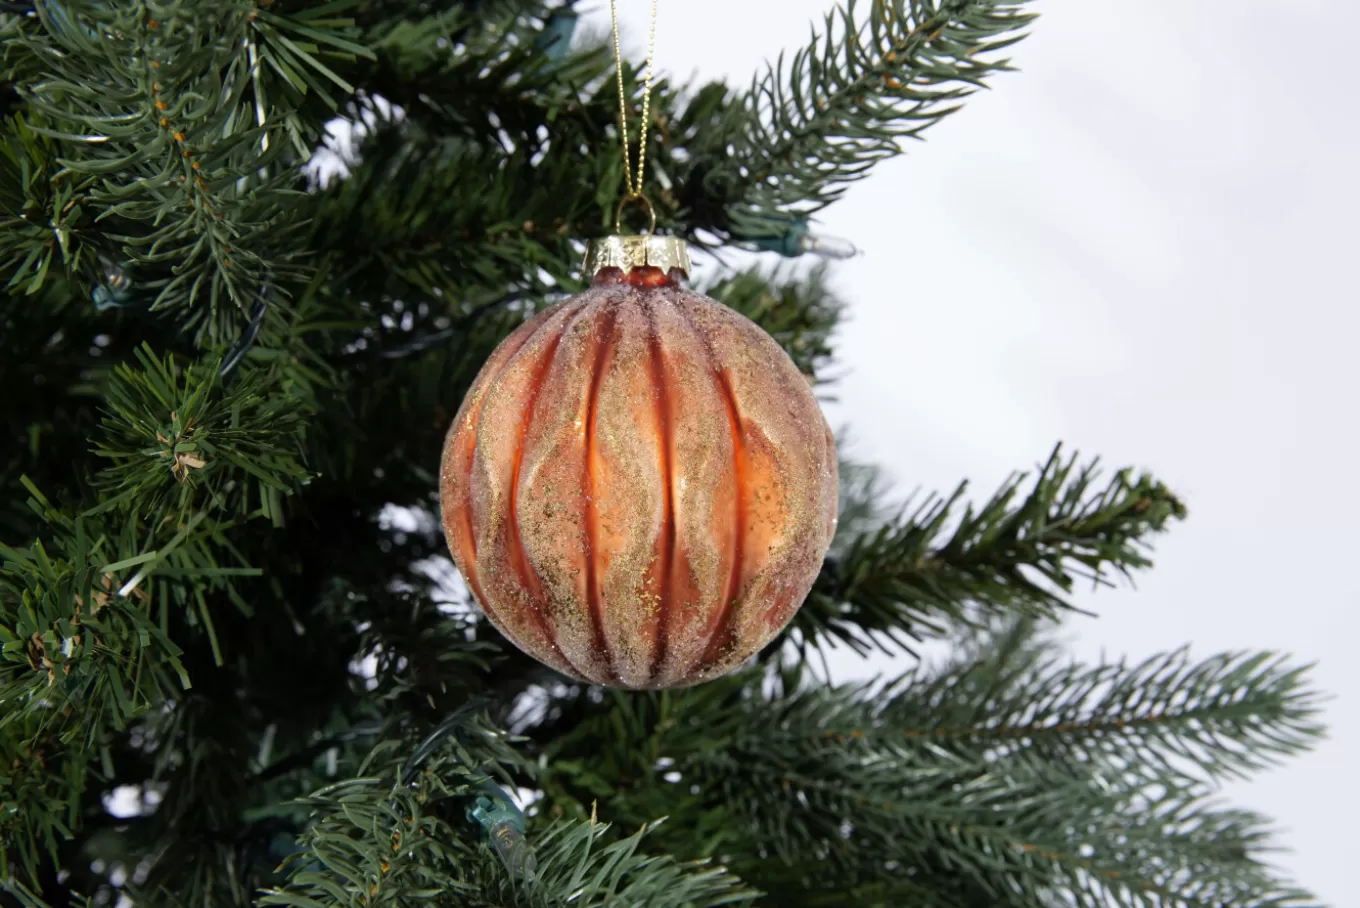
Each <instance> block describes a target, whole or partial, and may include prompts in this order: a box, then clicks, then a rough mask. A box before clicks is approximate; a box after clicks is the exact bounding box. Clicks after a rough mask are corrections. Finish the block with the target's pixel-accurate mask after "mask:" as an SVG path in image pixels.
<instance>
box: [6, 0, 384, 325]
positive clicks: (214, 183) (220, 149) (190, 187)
mask: <svg viewBox="0 0 1360 908" xmlns="http://www.w3.org/2000/svg"><path fill="white" fill-rule="evenodd" d="M35 9H36V12H37V15H36V16H35V17H27V18H25V19H23V20H22V27H17V28H14V29H13V31H14V40H13V44H12V45H11V46H9V47H7V55H6V66H7V72H8V73H11V74H13V75H15V76H20V77H22V81H21V82H20V85H21V92H22V95H23V97H24V100H25V102H26V106H27V110H28V112H29V113H28V114H27V115H26V116H27V117H28V118H29V125H27V126H19V127H18V131H17V132H14V133H12V134H11V136H10V142H9V144H10V146H11V147H12V148H13V147H14V145H15V143H16V142H17V143H18V146H19V149H20V151H18V152H11V153H10V154H9V155H8V156H9V157H10V158H11V159H13V158H15V157H16V155H17V154H19V153H22V154H24V155H26V156H27V157H28V158H30V159H34V158H36V159H38V160H41V161H42V167H41V168H40V171H41V172H45V173H50V177H48V181H49V183H50V184H51V186H50V189H49V190H48V191H47V192H46V195H48V196H49V197H51V199H52V204H53V205H59V206H60V207H59V209H58V210H57V213H58V215H59V217H58V219H57V220H56V221H55V222H54V224H53V227H48V225H47V224H45V223H44V224H42V228H45V229H47V230H48V231H50V230H53V229H55V231H56V240H57V244H56V246H55V247H54V246H52V245H50V244H48V243H47V240H48V239H49V238H50V235H49V237H44V236H43V233H44V230H43V229H38V228H30V229H27V230H23V231H17V232H15V233H14V234H11V235H10V236H7V240H8V242H7V243H6V244H5V245H4V246H3V247H0V256H3V258H4V259H8V260H11V261H19V262H20V263H21V265H20V267H19V268H18V269H17V270H16V272H15V274H14V276H13V279H12V285H16V286H17V285H19V284H20V283H22V284H23V286H25V288H26V290H27V291H28V292H30V293H31V292H34V291H36V289H37V288H38V287H40V286H41V285H42V281H43V279H44V276H45V275H46V274H47V272H48V271H49V270H50V267H51V265H52V264H53V261H54V256H55V255H56V254H57V251H58V250H59V251H60V253H61V258H62V261H61V263H62V265H63V266H64V267H65V268H66V269H68V271H69V272H70V273H72V274H73V275H74V276H78V277H79V278H81V279H82V280H85V281H89V282H91V283H94V282H96V281H97V280H98V279H99V276H98V275H97V274H95V273H93V262H94V259H95V257H96V254H106V255H108V256H109V257H110V258H112V259H113V260H114V261H115V262H120V263H121V262H123V261H126V260H127V259H135V260H136V261H137V264H138V266H139V268H138V269H137V270H138V273H137V274H136V275H135V276H134V278H133V279H134V280H135V281H136V282H137V283H138V285H139V286H140V287H142V288H144V289H145V290H147V291H150V292H153V293H154V294H155V302H154V306H153V308H154V309H156V310H157V311H171V312H174V313H176V314H177V315H179V316H181V317H182V324H183V325H184V326H185V327H189V328H193V329H195V330H196V331H197V332H198V333H199V336H200V338H203V339H207V340H209V341H221V340H223V339H227V338H231V337H233V336H235V334H236V333H237V332H238V331H239V330H240V326H241V323H242V321H243V319H242V317H241V313H242V312H243V311H248V310H249V308H250V306H251V304H252V303H253V301H254V299H255V297H256V296H257V295H258V293H259V288H260V287H261V285H264V286H265V287H266V288H267V290H268V291H269V292H270V293H271V294H278V293H280V292H282V284H281V282H282V281H285V280H287V279H289V278H296V277H297V276H298V275H300V274H301V273H302V272H301V271H300V270H299V269H298V267H297V266H296V263H295V261H294V260H295V259H296V258H297V256H298V255H299V254H300V253H301V252H302V251H303V249H302V247H301V246H300V245H299V240H300V239H301V238H302V234H301V233H300V232H299V231H297V230H296V229H295V228H296V226H297V225H296V222H295V220H293V219H292V218H291V217H290V214H291V207H290V206H289V205H288V201H289V199H290V197H293V196H295V195H296V189H295V188H294V186H295V184H296V183H297V178H296V177H295V175H294V173H293V168H294V166H295V165H296V163H297V162H298V160H299V159H302V160H305V159H306V157H308V156H309V155H310V154H311V147H310V145H309V141H310V139H311V137H312V136H314V135H316V133H317V132H319V130H320V126H321V124H322V122H324V117H325V116H326V115H327V114H329V112H330V111H332V110H334V109H335V108H336V105H337V102H336V100H335V98H334V97H332V96H331V94H330V93H329V89H328V86H327V83H332V84H333V87H339V88H342V89H350V90H352V87H350V86H348V85H346V84H345V83H344V82H343V80H342V79H339V78H338V77H337V76H335V74H334V73H333V72H332V71H331V70H330V69H329V68H328V67H327V66H326V64H325V63H324V62H322V58H323V57H326V56H328V55H330V56H335V55H340V56H345V55H351V56H353V55H364V54H367V53H368V52H367V51H366V50H365V49H364V48H362V47H359V46H358V45H355V44H354V43H353V42H352V41H350V40H348V39H347V38H346V37H345V35H346V34H347V26H346V24H345V21H344V20H339V19H326V20H318V19H316V16H315V11H312V12H303V13H299V14H296V15H295V16H294V17H293V18H291V19H284V18H282V17H279V16H277V15H274V14H272V13H269V12H268V11H264V10H257V9H256V8H255V4H252V3H248V2H243V0H229V2H226V3H220V4H198V5H194V6H192V8H189V7H176V8H174V9H173V10H172V9H170V8H168V7H166V8H159V7H158V8H155V9H153V8H152V7H149V6H147V5H146V4H142V3H137V4H129V5H117V4H107V3H103V2H98V0H65V2H63V3H62V4H61V5H57V4H52V3H40V4H36V5H35ZM35 136H44V137H47V138H49V139H55V140H56V144H55V145H52V143H50V142H49V143H39V142H38V141H37V140H36V138H35ZM58 163H59V164H60V169H59V170H58V169H57V166H56V165H57V164H58ZM29 183H30V185H29V186H28V187H27V191H26V193H25V196H26V201H27V203H28V207H29V208H33V204H32V203H33V202H34V201H36V199H34V196H38V197H39V198H41V196H42V195H43V189H42V187H41V186H37V185H33V178H31V177H30V178H29ZM40 207H46V206H40ZM40 213H41V212H40V211H39V210H38V209H37V208H33V210H32V211H31V212H30V211H29V210H28V209H27V208H26V209H25V210H23V211H21V212H20V217H21V219H23V220H25V221H31V220H32V219H33V217H36V216H37V215H38V214H40ZM77 269H80V270H77Z"/></svg>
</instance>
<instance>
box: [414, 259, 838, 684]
mask: <svg viewBox="0 0 1360 908" xmlns="http://www.w3.org/2000/svg"><path fill="white" fill-rule="evenodd" d="M687 258H688V256H687V254H686V251H685V246H684V243H683V241H682V240H679V239H675V238H671V237H609V238H607V239H606V240H604V241H600V242H597V243H594V244H592V246H591V248H590V252H589V254H588V256H587V271H588V273H590V274H592V275H593V278H594V280H593V283H592V285H591V287H590V289H588V290H586V291H585V292H584V293H581V294H578V295H577V296H575V297H572V298H571V299H569V300H567V301H565V302H562V303H559V304H557V305H556V306H553V307H552V308H550V309H548V310H546V311H544V312H542V313H540V314H539V315H538V316H536V317H535V318H533V319H531V320H530V321H529V322H527V323H526V324H524V325H522V326H521V327H520V328H519V329H518V330H516V331H515V332H513V333H512V334H511V335H510V336H509V337H508V338H506V340H505V341H504V342H503V343H502V344H501V345H500V346H499V347H498V348H497V349H496V351H495V352H494V353H492V355H491V358H490V359H489V360H487V362H486V364H485V365H484V366H483V367H482V371H481V373H480V374H479V375H478V376H477V378H476V380H475V381H474V383H473V385H472V388H471V390H470V391H469V392H468V395H467V397H466V399H465V400H464V401H463V405H462V407H461V409H460V410H459V412H458V416H457V419H456V420H455V422H454V424H453V428H452V430H451V431H450V432H449V435H448V440H447V442H446V444H445V448H444V455H443V464H442V471H441V488H440V498H441V505H442V516H443V524H444V530H445V533H446V534H447V536H448V540H449V545H450V548H451V549H452V552H453V557H454V560H455V561H456V562H457V564H458V567H459V569H460V570H461V571H462V572H463V576H464V577H465V578H466V580H467V583H468V586H469V587H470V588H471V590H472V592H473V594H474V595H475V596H476V598H477V601H478V602H479V603H480V604H481V606H482V609H483V611H484V612H485V613H486V615H487V617H488V618H489V619H490V620H491V622H492V623H493V624H494V625H495V626H496V627H497V628H498V629H500V631H501V632H502V633H504V634H505V635H506V636H507V637H508V638H510V640H511V641H512V642H514V643H515V644H516V645H518V646H519V647H520V648H521V649H523V650H524V651H525V652H527V653H529V654H530V655H532V656H534V657H535V658H537V659H538V660H540V661H541V662H544V663H545V664H547V665H549V666H551V667H553V668H555V669H557V670H558V671H560V672H562V673H564V674H566V675H570V676H571V677H573V678H577V679H580V680H583V681H588V682H590V683H593V684H603V685H608V686H612V687H626V688H662V687H677V686H683V685H689V684H695V683H698V682H700V681H703V680H706V679H708V678H712V677H715V676H717V675H721V674H724V673H726V672H728V671H730V670H732V669H733V668H736V667H737V666H738V665H739V664H740V663H741V662H743V661H744V660H745V659H746V658H747V657H748V656H751V655H752V654H754V653H755V652H756V651H757V650H759V649H760V648H761V647H763V646H764V645H765V644H766V643H768V642H769V641H770V640H771V639H772V638H773V637H774V636H775V635H776V634H777V633H778V632H779V631H780V630H781V629H782V628H783V627H784V626H785V625H786V624H787V623H788V622H789V620H790V619H791V618H792V617H793V615H794V613H795V612H796V611H797V610H798V607H799V606H800V605H801V604H802V602H803V599H804V598H805V597H806V596H807V593H808V591H809V589H811V587H812V583H813V581H814V580H815V579H816V577H817V573H818V571H819V570H820V568H821V564H822V558H823V556H825V554H826V550H827V547H828V546H829V545H830V543H831V537H832V534H833V533H834V531H835V525H836V505H837V472H836V449H835V442H834V440H833V438H832V435H831V431H830V429H829V428H828V427H827V425H826V421H825V419H823V417H822V414H821V411H820V409H819V408H818V406H817V401H816V399H815V398H814V397H813V395H812V391H811V389H810V388H809V386H808V382H807V380H806V379H805V378H804V377H803V375H802V374H801V373H800V372H799V371H798V369H797V367H796V366H794V364H793V362H792V361H791V360H790V359H789V357H788V355H787V354H786V353H784V351H783V350H782V349H781V348H780V347H779V345H778V344H776V343H775V342H774V340H773V339H772V338H770V336H769V335H768V334H766V333H765V332H764V331H762V330H761V329H760V328H759V327H757V326H756V325H755V324H754V323H752V322H751V321H749V320H748V319H746V318H745V317H744V316H742V315H740V314H738V313H736V312H734V311H732V310H731V309H728V308H727V307H725V306H723V305H722V304H721V303H718V302H716V301H714V300H712V299H709V298H708V297H706V296H703V295H701V294H699V293H695V292H693V291H690V290H687V289H685V288H684V287H683V285H682V280H683V276H684V274H685V272H686V271H687V270H688V261H687Z"/></svg>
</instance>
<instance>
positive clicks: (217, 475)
mask: <svg viewBox="0 0 1360 908" xmlns="http://www.w3.org/2000/svg"><path fill="white" fill-rule="evenodd" d="M137 360H138V362H139V364H140V368H136V369H134V368H132V367H131V366H130V365H127V364H124V365H121V366H119V367H118V368H117V369H115V370H114V376H113V381H112V382H110V383H109V385H108V387H107V388H106V390H105V392H104V396H105V400H106V401H107V402H108V404H107V406H108V415H107V416H106V417H105V419H104V433H103V438H102V439H101V440H100V441H99V442H97V443H96V446H95V451H96V452H97V453H98V454H99V456H101V457H104V458H107V459H108V460H110V461H112V465H111V466H110V467H108V468H107V469H105V470H104V471H102V473H101V474H100V475H99V477H98V478H97V483H98V485H99V486H101V487H102V488H103V489H104V490H106V492H107V493H108V497H107V498H105V500H104V501H103V502H102V503H101V504H100V507H99V509H100V510H106V509H112V508H137V509H140V510H141V512H142V513H143V514H150V513H154V512H156V511H158V510H163V509H165V508H167V507H173V513H176V514H182V513H185V512H187V511H188V510H190V509H191V508H193V507H195V506H196V505H197V506H203V505H208V506H211V507H214V508H216V509H220V510H222V511H225V512H228V513H233V514H236V515H239V516H241V517H245V518H248V517H250V516H252V511H254V509H255V508H258V509H259V514H260V516H264V517H266V518H270V519H272V520H274V521H275V522H276V523H277V522H280V521H282V519H283V505H282V498H283V496H285V495H288V494H290V493H291V492H293V491H294V490H295V489H296V488H297V487H298V486H300V485H301V484H302V483H303V482H305V481H306V480H307V479H308V473H307V471H306V470H305V469H304V468H303V466H302V463H301V454H302V451H301V433H302V427H303V420H304V418H305V417H306V416H307V415H308V414H307V412H306V410H305V408H304V407H300V406H299V405H298V401H297V400H296V399H294V398H293V397H292V396H291V395H289V394H288V389H287V388H286V387H284V386H282V385H281V384H280V383H279V382H278V381H277V380H271V379H274V378H275V377H274V376H272V375H271V374H270V373H269V371H268V370H260V369H252V368H247V369H244V370H242V374H241V375H239V376H238V377H237V379H236V381H234V382H232V383H230V384H229V385H227V387H225V388H223V387H222V384H223V382H221V369H220V362H219V361H216V360H211V361H207V362H191V363H187V364H181V363H177V362H176V361H175V360H174V358H172V357H157V356H156V355H155V354H154V353H153V352H152V351H151V349H150V348H149V347H144V348H143V349H141V350H139V351H137Z"/></svg>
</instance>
